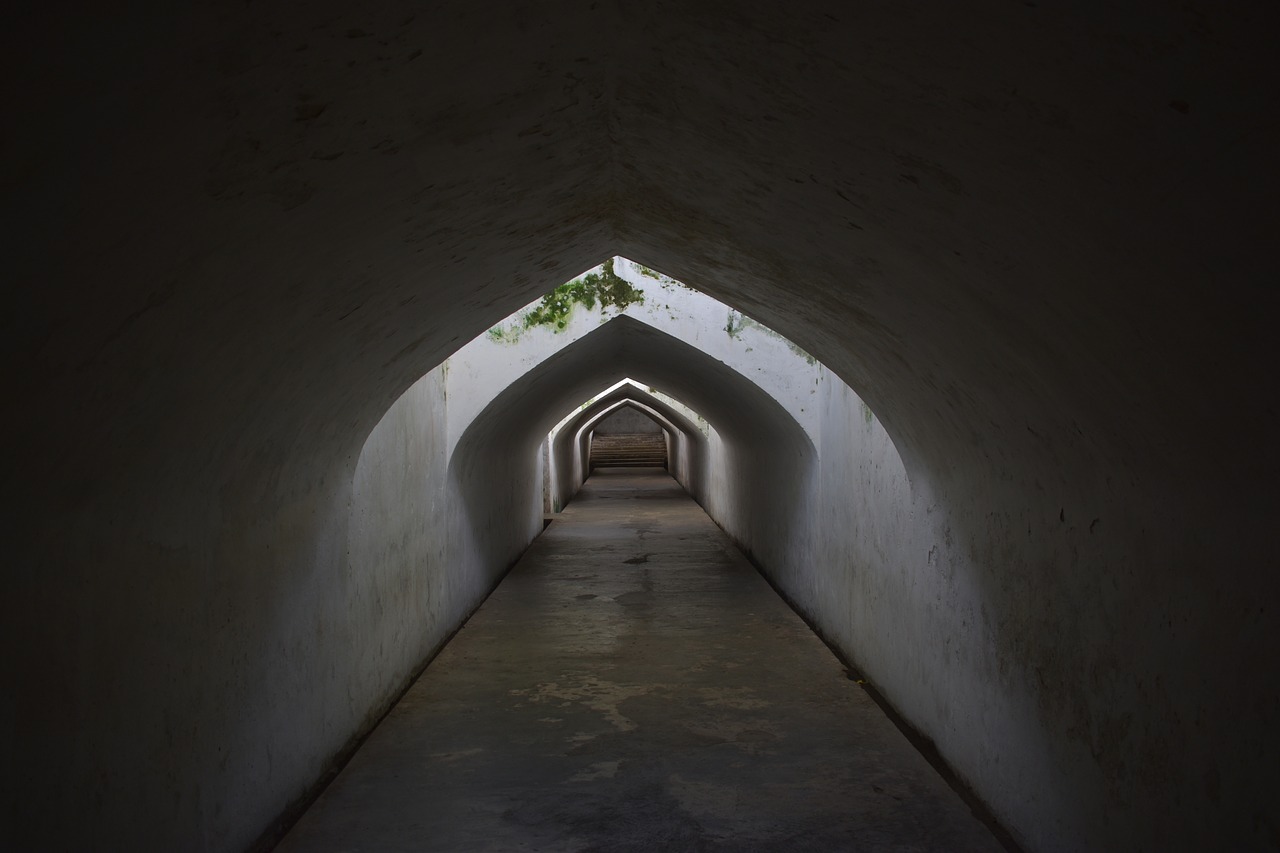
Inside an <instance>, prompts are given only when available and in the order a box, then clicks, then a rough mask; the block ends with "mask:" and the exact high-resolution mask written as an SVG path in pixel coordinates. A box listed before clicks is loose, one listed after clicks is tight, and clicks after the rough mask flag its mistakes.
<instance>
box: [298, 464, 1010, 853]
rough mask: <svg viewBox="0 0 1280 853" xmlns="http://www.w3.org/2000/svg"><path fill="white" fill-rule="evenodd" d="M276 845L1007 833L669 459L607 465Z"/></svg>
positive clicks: (972, 843)
mask: <svg viewBox="0 0 1280 853" xmlns="http://www.w3.org/2000/svg"><path fill="white" fill-rule="evenodd" d="M277 849H278V850H281V851H286V853H294V851H393V850H413V851H451V853H453V852H454V851H481V850H503V851H505V850H546V851H561V850H563V851H588V850H590V851H654V850H689V851H693V850H698V851H702V850H716V851H730V850H733V851H737V850H742V851H747V850H750V851H800V850H859V851H863V850H894V851H901V850H917V851H920V850H939V851H942V850H945V851H962V850H993V851H994V850H1000V849H1001V846H1000V844H998V843H997V841H996V840H995V838H994V837H993V836H992V834H991V833H990V832H989V831H988V829H987V828H986V827H985V826H984V825H983V824H982V823H980V822H979V821H978V820H977V819H976V818H974V817H973V815H972V814H971V813H970V812H969V810H968V808H967V807H966V806H965V805H964V803H963V802H962V801H961V800H960V798H959V797H958V796H957V795H956V794H955V793H954V792H953V791H952V790H951V789H950V788H949V787H948V786H947V785H946V784H945V783H944V782H943V781H942V780H941V779H940V778H939V777H938V775H937V773H936V772H935V771H934V770H933V769H932V768H931V767H930V766H929V764H928V763H927V762H926V761H925V760H924V759H923V758H922V757H921V756H920V755H919V753H918V752H916V750H915V749H914V748H913V747H912V746H911V745H910V744H909V743H908V742H907V740H906V739H905V738H904V737H903V736H902V734H901V733H900V732H899V731H898V730H897V729H896V728H895V727H894V725H893V724H892V723H891V722H890V721H889V720H888V719H887V718H886V717H885V715H884V714H883V712H881V710H880V709H879V708H878V707H877V706H876V705H875V703H874V702H872V701H871V699H870V698H869V697H868V696H867V695H866V693H864V692H863V691H862V690H861V689H860V688H859V687H858V686H857V685H856V684H854V683H853V682H851V681H850V680H849V679H848V678H847V676H846V674H845V671H844V669H843V667H842V666H841V664H840V662H839V661H838V660H836V658H835V657H834V656H833V655H832V654H831V652H830V651H829V650H828V649H827V648H826V646H824V645H823V643H822V642H821V641H820V640H819V639H818V638H817V637H816V636H814V634H813V633H812V632H811V631H810V630H809V628H808V627H807V626H806V625H805V624H804V623H803V622H802V621H801V620H800V618H799V617H797V616H796V615H795V613H793V612H792V611H791V610H790V608H788V607H787V605H786V604H785V603H784V602H783V601H782V600H781V599H780V598H778V596H777V595H776V594H775V593H774V592H773V590H772V589H771V588H770V587H769V586H768V584H766V583H765V581H764V580H763V579H761V577H760V576H759V575H758V574H757V573H756V571H755V570H754V569H753V568H752V567H751V566H750V565H749V564H748V563H747V561H746V560H745V559H744V558H743V556H742V555H741V554H740V553H739V552H738V550H737V549H736V548H734V547H733V545H732V544H731V543H730V542H729V540H728V538H727V537H726V536H725V535H724V533H722V532H721V531H720V530H719V528H717V527H716V526H715V524H714V523H713V522H712V521H711V519H710V518H708V517H707V515H706V514H705V513H704V512H703V511H702V509H701V508H700V507H699V506H698V505H697V504H696V503H694V502H693V501H692V500H691V499H690V498H689V497H688V496H687V495H686V494H685V493H684V491H683V490H681V489H680V487H679V486H678V485H677V484H676V483H675V481H674V480H672V479H671V478H670V477H669V476H668V475H667V474H666V472H664V471H661V470H658V469H605V470H602V471H598V472H597V473H596V474H595V476H593V477H591V479H589V480H588V481H587V484H586V485H585V486H584V488H583V490H582V491H581V492H580V494H579V496H578V497H577V498H576V499H575V500H574V501H573V502H572V503H571V504H570V505H569V506H568V507H567V508H566V510H565V512H564V513H563V514H562V515H561V516H560V518H559V519H558V520H557V521H556V522H555V523H554V524H552V525H551V526H550V527H549V528H548V529H547V530H546V532H545V533H543V535H542V536H541V537H540V538H539V539H537V540H536V541H535V542H534V543H533V545H532V547H530V549H529V550H528V552H527V553H526V554H525V556H524V557H523V558H522V559H521V560H520V562H519V564H518V565H517V566H516V567H515V568H514V569H513V571H512V572H511V574H510V575H509V576H508V577H507V578H506V580H504V581H503V582H502V584H501V585H500V586H499V587H498V589H497V591H496V592H494V594H493V595H492V596H491V597H490V598H489V599H488V600H487V601H486V602H485V603H484V605H483V606H482V607H481V608H480V610H479V611H478V612H477V613H476V614H475V615H474V616H473V617H472V618H471V620H470V621H469V622H468V623H467V624H466V626H465V627H464V628H463V630H462V631H460V632H459V633H458V635H457V636H456V637H455V638H454V639H453V641H452V642H451V643H449V645H448V646H447V647H446V648H445V649H444V650H443V651H442V652H441V653H440V655H439V656H438V657H437V659H436V660H435V661H434V662H432V664H431V665H430V667H428V668H427V670H426V672H425V673H424V674H423V676H422V677H421V678H420V679H419V680H418V681H417V683H415V684H414V685H413V687H412V688H411V689H410V690H409V691H408V693H407V694H406V695H405V696H404V698H403V699H402V700H401V701H400V703H399V704H398V705H397V706H396V707H395V708H394V709H393V710H392V712H391V713H390V715H389V716H388V717H387V718H386V719H385V720H384V721H383V722H382V724H381V725H380V726H379V727H378V728H377V730H375V731H374V732H373V734H372V735H371V736H370V737H369V739H368V740H367V742H366V743H365V744H364V745H363V746H362V747H361V749H360V750H359V751H358V752H357V754H356V755H355V757H354V758H353V759H352V761H351V762H350V764H349V765H348V766H347V767H346V768H345V769H344V770H343V772H342V773H341V774H340V775H339V776H338V778H337V779H336V780H335V781H334V783H333V784H332V785H331V786H330V787H329V788H328V789H327V790H326V791H325V792H324V794H323V795H322V796H321V797H320V798H319V799H318V800H317V802H316V803H315V804H314V805H313V806H312V807H311V809H310V810H309V811H308V812H307V813H306V814H305V815H304V816H303V818H302V820H301V821H300V822H299V823H298V824H297V825H296V826H295V827H294V828H293V829H292V831H291V832H290V834H289V835H288V836H287V837H286V838H285V839H284V841H283V842H282V843H281V845H280V846H279V847H278V848H277Z"/></svg>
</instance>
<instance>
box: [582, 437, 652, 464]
mask: <svg viewBox="0 0 1280 853" xmlns="http://www.w3.org/2000/svg"><path fill="white" fill-rule="evenodd" d="M641 466H646V467H647V466H658V467H660V468H665V467H667V439H666V436H665V435H664V434H662V433H660V432H637V433H616V434H613V435H600V434H598V433H597V434H595V435H593V436H592V437H591V467H592V468H601V467H619V468H636V467H641Z"/></svg>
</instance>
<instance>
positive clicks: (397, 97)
mask: <svg viewBox="0 0 1280 853" xmlns="http://www.w3.org/2000/svg"><path fill="white" fill-rule="evenodd" d="M1274 14H1275V10H1274V7H1273V6H1272V5H1270V4H1266V5H1264V4H1261V3H1255V4H1249V5H1248V6H1247V7H1240V6H1236V7H1232V8H1231V9H1230V10H1227V9H1225V8H1224V9H1223V10H1197V9H1194V8H1192V7H1188V6H1185V5H1182V4H1172V3H1165V2H1156V0H1135V2H1129V3H1120V4H1105V5H1103V4H1071V5H1070V6H1066V7H1058V6H1045V5H1043V4H1031V3H1022V4H1017V3H987V4H982V5H980V6H978V7H973V6H970V5H963V6H962V5H958V4H944V3H928V4H926V3H907V4H901V3H895V4H860V5H857V6H853V7H850V6H849V5H848V4H835V3H820V2H804V0H802V2H800V3H789V4H785V5H778V4H772V3H761V2H747V3H742V2H727V0H721V1H720V2H710V1H709V0H701V1H700V2H682V3H660V4H645V5H644V6H643V7H640V6H635V5H629V4H624V3H619V2H616V0H613V2H610V1H609V0H581V2H535V3H531V4H525V5H522V6H520V7H517V8H514V9H511V10H510V11H509V12H508V13H506V14H493V11H492V10H490V9H487V8H479V7H475V6H474V5H472V4H465V3H460V2H444V3H435V4H429V5H423V4H417V3H409V2H390V3H383V4H378V6H377V8H368V7H359V6H352V5H351V4H348V3H337V2H334V0H323V1H322V2H308V3H303V2H299V0H272V2H265V3H254V4H249V5H218V4H210V5H206V6H201V7H198V8H196V7H175V8H166V9H164V10H162V11H159V12H157V11H155V10H142V9H138V10H135V11H134V12H132V13H127V12H120V11H119V10H105V9H101V8H98V7H94V6H90V5H88V4H84V5H83V8H79V9H76V10H71V9H69V8H68V7H65V6H59V7H56V8H54V7H50V8H47V9H41V10H38V11H31V12H27V13H24V17H23V18H22V21H21V25H15V26H14V27H13V28H11V31H10V38H11V39H12V40H13V44H11V45H10V48H9V49H8V50H7V53H6V55H7V57H8V59H9V60H10V61H11V62H14V63H16V65H17V69H16V70H15V71H14V72H13V73H10V74H7V75H6V89H7V91H6V95H7V97H8V98H9V103H10V104H11V105H12V108H13V109H14V111H15V114H16V115H20V116H23V117H24V120H23V121H21V122H18V123H16V125H15V127H14V130H13V134H12V136H11V137H10V138H9V139H8V140H7V141H6V155H7V156H6V157H5V161H6V163H7V164H8V165H7V166H6V177H5V181H6V191H7V193H8V194H9V195H10V201H11V209H12V210H14V211H15V212H18V215H17V216H15V217H14V219H13V222H12V224H13V226H14V227H13V228H12V229H11V231H10V234H11V237H12V239H13V242H14V249H15V251H14V252H13V253H12V260H11V263H12V264H13V267H14V268H15V269H16V271H17V275H16V280H17V281H19V282H21V283H22V285H23V286H22V287H21V289H20V293H19V298H20V300H21V301H20V302H19V305H18V309H19V310H14V311H11V312H9V317H10V318H11V319H10V323H9V324H8V325H9V328H8V330H7V338H8V339H9V340H10V341H11V342H12V343H13V344H14V345H15V347H16V349H17V352H18V358H17V359H16V360H15V362H14V367H15V370H14V374H15V383H14V385H13V393H14V395H15V398H16V399H19V400H21V401H22V404H23V406H24V408H26V409H27V410H28V411H30V412H31V413H33V416H32V417H31V418H29V419H23V420H22V421H21V422H19V423H16V424H14V428H15V429H16V430H17V432H18V437H17V440H18V442H19V443H20V444H21V445H22V446H24V447H27V448H29V449H30V450H31V452H30V453H26V454H24V455H23V460H22V462H21V463H20V466H21V467H20V470H19V476H20V477H22V478H23V479H24V480H25V481H26V483H27V486H28V489H27V493H28V494H29V496H30V500H29V501H28V502H27V503H26V504H25V506H24V512H27V513H28V517H29V518H32V519H33V518H34V517H36V516H39V515H41V514H42V513H44V512H45V511H47V510H58V511H64V512H65V511H71V512H77V513H82V514H84V515H85V517H86V518H88V519H91V520H92V519H96V518H98V517H99V516H101V515H105V514H112V515H117V516H119V515H124V516H127V517H128V518H127V521H129V522H130V523H136V524H142V525H146V524H150V523H152V522H151V518H152V517H153V514H154V513H155V512H156V510H157V509H160V508H162V509H163V510H164V512H165V513H167V514H168V516H169V517H170V519H169V521H166V522H164V523H166V524H168V523H170V521H172V516H173V515H174V514H175V513H177V514H179V515H183V517H184V518H188V517H189V518H195V519H198V518H202V517H204V516H205V514H207V512H209V509H208V508H207V507H206V506H205V504H206V503H207V502H208V501H209V500H210V498H209V496H210V495H235V496H239V497H237V498H236V499H235V502H236V503H240V502H242V501H247V502H248V503H249V504H252V505H255V506H259V505H261V504H262V502H264V501H268V500H270V495H272V494H274V493H276V492H277V491H278V487H277V485H276V484H279V483H286V484H292V485H289V486H287V487H286V491H288V490H298V489H302V490H307V489H310V488H311V486H312V485H313V484H316V483H319V482H321V481H323V480H324V479H325V477H329V476H334V475H335V474H339V473H341V472H343V471H346V470H348V469H349V467H350V465H351V464H352V463H351V460H352V459H353V458H354V455H355V451H356V450H357V449H358V445H359V442H360V440H362V437H363V436H364V435H366V434H367V433H368V430H369V428H370V427H371V426H372V424H373V423H375V422H376V421H377V419H378V417H379V416H380V415H381V413H382V412H383V411H385V410H386V408H387V407H388V405H389V404H390V403H391V401H393V400H394V399H395V398H396V396H397V395H398V394H399V393H400V392H401V391H403V390H404V389H405V388H407V387H408V385H409V384H411V383H412V382H413V381H414V380H415V379H416V378H417V377H419V376H421V375H422V374H423V373H424V372H426V371H427V370H428V369H430V368H431V367H433V366H434V365H436V364H438V363H439V362H440V361H441V359H443V358H444V357H445V356H447V355H448V354H449V353H450V352H452V351H453V350H454V349H456V348H457V347H458V346H459V345H461V344H462V343H463V342H465V341H466V340H468V339H469V338H470V337H471V336H473V335H474V334H477V333H479V332H480V331H482V330H483V329H484V328H485V327H486V326H487V325H488V324H489V323H491V322H493V321H495V320H497V319H498V318H500V317H502V316H505V315H506V314H507V313H509V312H510V311H511V310H513V309H514V308H516V307H518V306H520V305H522V304H525V303H526V302H528V301H529V300H530V299H531V298H532V297H534V296H536V295H537V294H539V293H541V292H545V291H546V290H548V289H550V287H552V286H554V285H555V284H557V283H559V282H560V281H563V280H564V279H565V278H567V277H568V276H570V275H572V274H574V273H576V272H577V271H578V270H581V269H584V268H586V267H589V266H590V265H592V264H593V263H596V262H598V261H600V260H601V259H603V258H604V257H607V256H609V255H612V254H614V253H620V254H625V255H627V256H628V257H633V258H636V259H637V260H639V261H641V262H643V263H645V264H647V265H649V266H652V267H654V268H656V269H659V270H661V271H663V272H666V273H669V274H671V275H674V276H677V277H679V278H680V279H682V280H684V281H687V282H689V283H690V284H691V285H693V286H696V287H697V288H699V289H701V290H703V291H705V292H707V293H709V294H711V295H714V296H716V297H717V298H720V299H722V300H724V301H726V302H728V303H730V304H732V305H734V306H736V307H739V308H741V309H743V310H745V311H747V312H749V313H750V314H751V315H752V316H754V317H756V318H758V319H759V320H760V321H762V322H764V323H766V324H767V325H769V326H771V327H773V328H775V329H777V330H778V331H779V332H781V333H783V334H785V335H787V336H788V337H790V338H791V339H793V340H795V341H796V342H797V343H799V344H800V345H801V346H803V347H804V348H805V349H806V350H808V351H809V352H811V353H813V354H814V355H815V356H817V357H818V358H819V359H821V360H822V361H823V362H824V363H825V364H827V365H829V366H830V367H831V368H832V369H834V370H835V371H836V372H837V373H839V375H840V376H841V377H842V378H843V379H845V380H846V381H847V382H848V383H849V384H850V385H851V386H852V387H853V388H854V389H855V390H856V391H857V392H858V393H859V394H860V395H861V396H863V397H864V398H865V399H866V400H867V401H868V402H869V403H870V404H871V405H872V407H873V408H874V409H875V411H876V412H877V413H878V414H879V415H880V417H881V419H882V420H883V421H884V422H885V424H886V427H887V428H888V429H889V431H890V432H891V434H893V436H894V438H895V441H896V442H897V443H898V445H899V447H900V449H901V450H902V452H903V455H904V458H906V459H907V460H908V463H909V464H910V465H911V466H912V467H913V468H915V469H919V468H925V469H928V470H929V471H931V472H933V476H934V477H936V478H939V479H941V480H943V481H946V482H956V483H964V482H968V481H972V480H975V479H978V480H985V479H987V478H993V479H994V480H995V481H997V482H1004V483H1013V484H1015V485H1014V486H1013V488H1015V489H1022V488H1033V485H1032V484H1033V483H1041V484H1042V485H1043V486H1044V487H1045V488H1050V489H1076V488H1078V487H1080V486H1081V484H1080V483H1079V482H1077V478H1076V474H1075V473H1074V472H1076V471H1078V470H1079V469H1080V467H1081V465H1087V466H1089V467H1093V468H1097V469H1100V470H1102V469H1105V470H1110V471H1116V472H1119V473H1120V475H1121V477H1124V478H1130V479H1133V480H1135V481H1137V480H1142V479H1143V478H1145V479H1147V480H1150V481H1153V482H1154V483H1155V484H1156V485H1157V486H1158V487H1159V488H1161V489H1162V490H1163V489H1164V487H1165V486H1166V485H1172V487H1173V488H1182V487H1181V486H1179V485H1178V483H1179V482H1187V481H1190V482H1192V483H1194V484H1195V485H1194V486H1188V487H1186V491H1187V493H1188V494H1189V495H1191V494H1193V493H1194V494H1202V493H1205V492H1206V491H1207V490H1208V488H1209V487H1210V486H1218V487H1220V486H1223V485H1226V486H1235V487H1242V486H1244V485H1247V484H1250V483H1252V482H1254V472H1255V470H1256V468H1257V466H1258V465H1263V466H1264V467H1266V468H1268V469H1271V470H1274V467H1275V464H1276V452H1275V450H1274V443H1273V442H1272V441H1271V440H1270V436H1271V435H1272V434H1273V432H1274V428H1275V422H1276V415H1275V409H1274V406H1273V405H1272V403H1271V402H1270V401H1269V399H1268V398H1267V396H1266V395H1260V394H1258V393H1257V389H1259V388H1264V387H1267V386H1268V384H1269V382H1270V379H1271V375H1270V370H1269V368H1267V367H1266V366H1265V365H1267V364H1269V363H1270V362H1271V361H1272V360H1273V359H1271V358H1270V356H1271V355H1273V354H1274V352H1273V350H1274V347H1273V345H1272V344H1271V343H1269V340H1270V335H1269V330H1268V329H1267V328H1266V320H1265V319H1264V318H1265V316H1266V315H1265V312H1263V311H1259V310H1257V306H1258V301H1259V299H1261V298H1264V294H1265V292H1266V291H1265V290H1264V288H1267V287H1269V286H1270V279H1271V272H1270V271H1271V260H1270V257H1269V252H1268V251H1267V250H1266V249H1265V248H1264V247H1265V246H1266V244H1267V240H1266V237H1268V236H1269V234H1270V233H1271V231H1272V230H1273V228H1274V225H1275V224H1276V222H1275V219H1276V217H1275V210H1274V206H1273V205H1271V204H1270V203H1269V202H1268V200H1269V199H1271V198H1274V197H1275V196H1276V170H1275V169H1274V167H1273V165H1272V162H1271V160H1272V151H1273V149H1274V147H1275V143H1276V128H1275V124H1274V121H1273V120H1272V119H1271V118H1270V116H1271V115H1273V114H1275V113H1276V109H1275V107H1276V106H1277V104H1276V97H1277V95H1276V90H1275V89H1274V88H1272V87H1270V86H1268V85H1267V84H1266V81H1267V80H1269V79H1270V78H1271V74H1270V73H1269V72H1270V71H1271V70H1272V67H1273V64H1274V59H1273V54H1274V51H1272V50H1271V49H1270V44H1269V39H1270V33H1271V32H1273V31H1274V27H1273V26H1271V23H1272V18H1273V17H1274ZM1225 432H1230V434H1231V435H1232V441H1231V443H1230V450H1229V451H1227V452H1225V453H1222V452H1217V451H1218V449H1219V447H1218V441H1219V438H1220V436H1221V435H1222V434H1223V433H1225ZM68 447H71V448H74V452H71V453H67V452H65V448H68ZM1171 458H1176V459H1178V460H1179V465H1180V468H1179V472H1178V476H1177V478H1173V477H1170V476H1169V475H1167V474H1165V473H1164V472H1165V471H1166V470H1167V468H1168V461H1169V460H1170V459H1171ZM1084 487H1085V488H1088V489H1093V488H1095V486H1094V485H1092V484H1086V485H1085V486H1084ZM965 488H968V487H965ZM228 500H230V499H229V498H228ZM1197 500H1198V499H1197Z"/></svg>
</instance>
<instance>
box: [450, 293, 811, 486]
mask: <svg viewBox="0 0 1280 853" xmlns="http://www.w3.org/2000/svg"><path fill="white" fill-rule="evenodd" d="M625 376H632V377H637V378H638V379H640V380H642V381H645V382H650V383H652V384H654V385H656V386H658V387H661V388H663V389H670V393H672V394H673V395H674V396H676V397H677V398H679V399H681V400H687V401H688V402H689V404H690V405H691V406H692V407H693V408H694V409H696V410H697V411H699V412H702V413H704V415H705V417H706V418H707V420H708V421H709V422H710V423H711V424H712V425H713V426H715V427H716V429H717V430H718V431H719V432H720V433H721V435H722V436H724V437H725V439H726V440H727V441H728V442H730V443H736V444H738V445H740V446H742V447H744V448H746V447H756V446H759V447H768V448H771V449H772V450H773V451H774V453H775V454H776V455H778V456H781V457H783V458H786V459H788V460H793V461H798V460H799V459H801V458H812V456H813V445H812V443H811V442H810V440H809V438H808V436H807V435H805V433H804V430H803V429H801V427H800V425H799V424H797V423H796V422H795V420H794V419H792V417H791V416H790V415H789V414H788V413H787V412H786V411H785V410H784V409H783V408H782V407H781V406H780V405H778V403H777V401H775V400H774V399H773V398H772V397H770V396H769V395H768V394H766V393H765V392H764V391H763V390H761V389H760V388H759V387H758V386H756V385H755V384H754V383H752V382H751V381H750V379H748V378H747V377H745V376H743V375H742V374H740V373H737V372H736V371H734V370H733V369H732V368H730V367H728V366H727V365H725V364H724V363H723V362H721V361H717V360H716V359H714V358H711V357H710V356H708V355H707V354H705V353H703V352H702V351H701V350H698V349H696V348H695V347H693V346H690V345H689V344H687V343H685V342H683V341H680V340H677V339H676V338H673V337H671V336H670V335H668V334H666V333H665V332H662V331H659V330H658V329H655V328H653V327H652V326H649V325H647V324H645V323H641V322H639V321H638V320H635V319H633V318H631V317H627V316H621V317H615V318H614V319H612V320H610V321H608V322H607V323H604V324H603V325H602V326H600V328H598V329H596V330H595V331H593V332H590V333H589V334H587V335H585V336H583V337H582V338H580V339H578V340H577V341H575V342H573V343H571V344H569V345H568V346H566V347H564V348H563V349H561V350H560V351H559V352H557V353H555V354H554V355H552V356H550V357H549V358H547V359H545V360H543V361H542V362H540V363H539V364H537V365H535V366H534V367H533V368H531V369H530V370H529V371H528V372H527V373H526V374H525V375H524V376H522V377H521V378H520V379H519V380H517V381H516V382H513V383H512V384H511V385H510V386H509V387H508V388H507V389H505V390H504V391H503V392H502V393H501V394H499V395H498V396H497V397H495V398H494V399H493V401H492V402H491V403H490V404H489V405H488V406H486V407H485V409H484V410H483V411H482V412H481V413H480V414H479V415H477V416H476V418H475V420H474V421H472V423H471V425H470V426H469V427H468V428H467V430H466V432H465V433H464V434H463V435H462V437H461V438H460V439H459V440H458V444H457V447H456V449H455V451H454V455H453V459H452V460H451V462H450V467H451V469H454V470H456V471H458V472H460V473H461V474H462V475H463V478H464V479H465V474H466V472H467V471H468V470H471V468H472V466H473V465H474V464H476V463H475V461H474V460H480V461H481V462H482V464H483V465H485V466H491V465H493V464H494V463H493V460H495V459H503V458H504V457H502V455H501V454H502V452H503V451H504V450H505V451H509V452H511V453H515V454H520V455H521V456H523V457H524V458H531V456H532V451H533V450H534V449H535V448H536V447H537V445H538V443H539V442H540V441H542V439H543V438H544V437H545V436H546V434H547V431H548V430H549V429H550V428H551V426H552V425H553V424H555V422H556V416H557V414H558V413H560V412H563V411H564V410H565V408H567V407H568V406H569V405H572V404H573V402H575V401H578V400H581V399H582V398H583V397H584V396H586V394H587V393H589V392H590V389H593V388H599V387H600V386H601V385H603V384H607V383H608V382H609V381H611V380H616V379H621V378H623V377H625ZM619 390H622V389H619ZM499 467H501V466H499ZM464 485H465V484H464Z"/></svg>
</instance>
